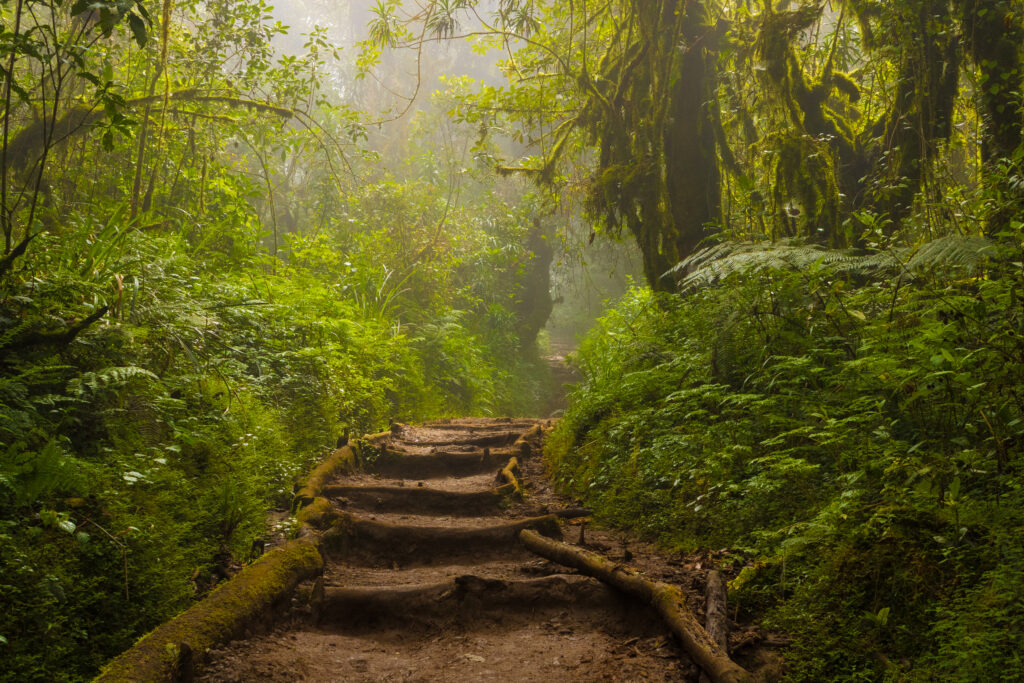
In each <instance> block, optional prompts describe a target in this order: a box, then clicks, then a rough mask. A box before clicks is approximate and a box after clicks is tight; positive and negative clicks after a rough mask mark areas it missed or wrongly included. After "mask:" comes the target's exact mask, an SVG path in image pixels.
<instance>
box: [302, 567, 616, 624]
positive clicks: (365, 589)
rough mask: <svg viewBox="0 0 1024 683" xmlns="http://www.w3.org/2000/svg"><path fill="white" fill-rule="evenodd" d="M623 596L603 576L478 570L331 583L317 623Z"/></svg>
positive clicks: (600, 602)
mask: <svg viewBox="0 0 1024 683" xmlns="http://www.w3.org/2000/svg"><path fill="white" fill-rule="evenodd" d="M621 601H622V598H621V597H620V596H619V595H618V594H616V593H615V592H614V591H613V590H611V589H610V588H608V587H607V586H605V585H604V584H602V583H601V582H599V581H597V580H595V579H591V578H588V577H585V576H577V575H567V574H561V575H551V576H545V577H543V578H535V579H520V580H512V581H508V580H502V579H495V578H490V577H485V576H477V575H475V574H467V575H462V576H457V577H454V578H452V579H449V580H448V581H443V582H440V583H434V584H426V585H424V584H414V585H391V586H356V587H350V588H334V587H330V588H327V589H326V591H325V593H324V595H323V598H322V599H321V600H319V601H318V602H317V604H316V605H315V606H314V610H315V613H316V615H317V617H316V621H317V623H318V624H320V625H323V624H325V623H333V624H336V625H342V626H344V627H345V628H350V627H351V628H359V627H361V626H364V625H365V624H367V623H369V622H379V621H380V620H381V619H388V618H392V617H398V616H403V615H404V616H405V617H407V618H415V619H419V620H422V619H433V618H437V617H440V616H454V615H465V614H467V613H476V612H478V611H480V610H495V609H501V610H502V611H503V612H504V613H508V612H510V611H527V612H532V611H534V610H536V609H537V607H538V606H541V607H543V608H545V609H547V608H553V607H556V606H563V605H575V604H579V605H582V606H585V607H586V608H587V609H612V608H615V607H617V606H619V605H620V603H621Z"/></svg>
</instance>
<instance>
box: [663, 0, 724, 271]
mask: <svg viewBox="0 0 1024 683" xmlns="http://www.w3.org/2000/svg"><path fill="white" fill-rule="evenodd" d="M675 11H677V12H682V13H683V16H682V35H683V44H682V45H676V46H673V47H674V54H673V55H672V62H673V68H672V74H671V77H670V78H671V84H670V89H669V98H670V99H669V109H668V120H667V122H666V125H665V132H664V145H665V186H666V187H665V189H666V193H667V196H668V206H669V212H670V219H671V226H672V233H673V234H672V238H673V240H674V242H675V250H674V251H675V256H676V258H677V259H679V258H685V257H686V256H688V255H690V254H691V253H692V252H693V251H694V249H695V248H696V247H697V245H699V244H700V242H701V241H702V240H703V239H705V238H706V237H708V235H710V234H711V233H712V232H713V231H714V230H715V229H716V228H717V227H718V226H719V225H721V222H722V179H721V174H720V172H719V168H718V156H717V151H716V146H715V121H716V117H715V116H714V112H713V109H714V108H716V107H718V100H717V89H718V73H717V69H718V66H717V57H716V55H715V54H714V53H713V52H711V51H710V50H709V49H708V44H707V43H708V40H709V37H710V35H711V33H712V31H713V29H712V28H711V27H710V25H709V22H708V13H707V7H706V5H705V3H698V2H687V3H682V2H679V3H676V7H675Z"/></svg>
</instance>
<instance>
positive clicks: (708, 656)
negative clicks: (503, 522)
mask: <svg viewBox="0 0 1024 683" xmlns="http://www.w3.org/2000/svg"><path fill="white" fill-rule="evenodd" d="M519 540H520V541H522V543H523V545H525V546H526V547H527V548H528V549H529V550H531V551H533V552H534V553H536V554H538V555H540V556H541V557H543V558H545V559H548V560H551V561H552V562H557V563H559V564H562V565H565V566H567V567H572V568H573V569H576V570H577V571H579V572H580V573H582V574H586V575H587V576H592V577H594V578H596V579H600V580H601V581H604V582H605V583H607V584H608V585H610V586H612V587H614V588H617V589H619V590H620V591H622V592H624V593H626V594H628V595H631V596H633V597H635V598H637V599H639V600H641V601H643V602H644V603H646V604H648V605H650V606H651V607H653V608H654V609H655V610H656V611H657V612H658V614H660V615H661V617H662V618H663V619H664V620H665V622H666V623H667V624H668V626H669V628H670V629H671V630H672V632H673V633H674V634H675V635H676V637H677V638H678V639H679V642H680V644H681V645H682V646H683V649H684V650H686V653H687V654H688V655H689V656H690V658H691V659H692V660H693V661H694V663H695V664H697V666H699V667H700V668H701V669H703V670H704V672H705V673H706V674H707V675H708V677H709V678H710V679H711V680H712V681H713V682H714V683H749V682H750V681H752V680H753V678H752V676H751V675H750V673H749V672H748V671H747V670H745V669H744V668H742V667H741V666H739V665H738V664H736V663H735V662H733V661H732V660H731V659H729V655H728V654H726V653H725V652H724V651H723V650H722V648H721V647H719V645H718V643H716V642H715V641H714V640H713V639H712V638H711V636H709V635H708V632H707V631H706V630H704V627H703V626H701V625H700V622H698V621H697V618H696V617H695V616H694V614H693V613H692V612H691V611H690V610H689V609H688V608H687V606H686V596H685V595H684V594H683V592H682V591H681V590H679V588H677V587H676V586H673V585H670V584H667V583H663V582H661V581H650V580H648V579H645V578H643V577H641V576H638V575H637V574H635V573H633V572H631V571H629V570H628V569H625V568H624V567H622V566H620V565H618V564H616V563H615V562H612V561H611V560H609V559H607V558H605V557H602V556H601V555H598V554H597V553H592V552H589V551H587V550H581V549H579V548H574V547H572V546H570V545H567V544H565V543H560V542H558V541H553V540H551V539H549V538H545V537H544V536H541V535H540V534H538V533H536V532H534V531H531V530H529V529H524V530H523V531H520V532H519Z"/></svg>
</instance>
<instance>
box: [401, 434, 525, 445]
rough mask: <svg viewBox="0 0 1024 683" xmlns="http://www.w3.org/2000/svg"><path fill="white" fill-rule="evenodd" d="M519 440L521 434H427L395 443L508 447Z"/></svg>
mask: <svg viewBox="0 0 1024 683" xmlns="http://www.w3.org/2000/svg"><path fill="white" fill-rule="evenodd" d="M518 438H519V432H509V431H505V430H502V431H498V432H489V431H488V432H484V433H483V434H474V433H473V432H469V433H464V432H463V433H459V436H453V435H450V434H447V435H446V434H425V435H421V436H416V437H412V436H405V435H404V433H403V435H402V436H400V437H399V438H397V439H394V443H396V444H403V443H407V444H410V445H412V446H508V445H509V444H511V443H513V442H514V441H515V440H516V439H518Z"/></svg>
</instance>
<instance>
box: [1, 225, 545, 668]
mask: <svg viewBox="0 0 1024 683" xmlns="http://www.w3.org/2000/svg"><path fill="white" fill-rule="evenodd" d="M80 220H81V221H82V222H81V224H76V223H75V222H74V220H72V221H69V224H68V225H66V226H65V227H64V228H63V229H62V230H60V231H56V230H55V231H53V232H51V233H48V234H44V235H42V236H40V237H38V238H37V239H36V240H35V242H34V244H33V245H32V246H33V248H32V249H31V250H30V251H29V252H28V253H27V254H26V255H25V257H24V258H23V261H20V262H19V268H18V269H17V271H16V272H14V273H11V274H9V275H8V276H7V277H5V278H4V279H3V280H2V281H0V287H2V290H0V546H2V547H3V548H4V552H3V553H0V594H2V595H3V603H4V609H3V610H2V611H0V659H2V661H3V662H4V665H3V667H0V669H2V670H0V680H4V681H19V682H21V681H33V680H38V681H79V680H84V679H88V678H91V676H92V675H94V674H95V672H96V671H97V670H98V669H99V667H100V666H101V665H102V664H103V663H104V662H105V661H106V660H107V659H109V658H110V657H112V656H114V655H116V654H117V653H119V652H121V651H122V650H124V649H126V648H127V647H129V646H130V645H131V644H132V642H133V641H134V640H135V639H136V638H138V637H139V636H140V635H142V634H143V633H145V632H146V631H148V630H149V629H151V628H153V627H154V626H156V625H157V624H159V623H160V622H162V621H164V620H166V619H168V618H169V617H171V616H173V615H174V614H176V613H178V612H180V611H181V610H182V609H183V608H185V607H187V606H188V605H189V604H191V603H192V602H193V601H194V600H195V599H197V598H199V597H201V596H202V595H204V594H205V593H206V592H207V591H208V590H209V588H210V587H211V586H212V585H213V584H214V583H215V582H216V581H217V580H221V579H223V577H224V575H225V572H229V571H230V568H229V567H230V565H232V564H233V565H236V566H237V565H239V564H243V563H245V562H246V561H248V560H250V559H251V558H252V557H253V554H252V551H251V548H252V543H253V540H254V539H255V538H258V537H260V536H262V535H263V534H264V533H265V525H266V515H267V512H268V510H269V509H270V508H274V507H277V508H282V507H283V508H287V506H288V504H289V502H290V498H291V495H292V486H293V483H295V482H296V481H297V480H298V479H299V478H300V477H301V475H302V474H303V473H304V472H306V471H307V470H308V469H309V467H310V466H311V464H312V463H313V462H314V461H316V460H318V459H320V458H322V457H324V455H325V454H326V453H327V452H328V451H329V450H330V449H332V448H333V447H334V445H335V443H336V440H337V439H338V437H339V436H341V435H342V434H343V433H346V432H348V433H350V434H352V435H358V434H361V433H364V432H373V431H379V430H381V429H383V428H385V427H386V425H387V423H388V420H389V418H394V419H397V420H403V421H412V420H417V419H425V418H432V417H442V416H449V415H464V414H494V413H511V414H524V413H532V412H533V411H534V410H535V405H536V404H535V401H536V400H537V399H538V398H539V396H540V395H541V394H542V393H543V390H544V388H545V387H544V379H545V377H544V374H543V373H544V368H543V366H542V365H541V362H540V361H539V359H536V358H535V357H533V356H531V355H530V353H529V352H527V350H525V349H522V348H520V341H519V339H518V337H517V336H516V334H515V332H514V324H515V320H514V319H513V318H512V317H511V316H509V315H505V314H504V313H503V312H504V311H505V310H506V309H505V308H504V307H503V306H502V305H501V297H504V298H505V299H508V298H509V292H510V291H511V292H513V293H514V292H515V277H516V274H515V271H514V265H503V264H501V263H499V262H498V261H497V260H496V259H497V257H496V256H495V255H494V254H493V252H492V251H491V250H490V249H489V246H488V241H489V240H490V239H492V238H491V237H489V236H488V234H487V233H486V232H485V231H483V230H482V229H480V228H479V226H477V225H476V224H473V223H472V222H469V223H466V224H463V225H462V226H461V227H460V230H462V233H461V234H462V239H463V240H464V242H465V245H464V248H463V249H462V251H461V252H458V253H456V252H446V253H445V254H444V256H445V258H451V259H453V260H454V261H450V262H448V263H446V264H443V265H445V266H446V267H445V268H441V267H440V266H441V265H442V264H438V266H439V268H438V270H437V271H436V274H434V275H432V276H430V277H427V278H424V277H423V275H422V274H421V273H418V275H420V277H421V281H420V282H418V283H416V285H415V286H412V285H410V284H409V283H406V284H404V285H403V284H402V283H397V282H395V283H391V282H390V281H389V279H388V272H389V271H388V267H387V266H386V265H385V264H386V263H387V259H388V258H389V256H388V254H387V253H382V250H381V249H380V247H379V244H375V243H374V242H373V241H369V243H368V244H367V247H366V249H365V250H359V249H358V248H356V247H353V246H350V245H349V246H347V245H345V242H344V241H343V240H345V239H346V236H347V235H346V233H345V232H341V231H340V230H339V231H338V232H335V233H333V234H332V235H331V239H326V238H325V237H324V236H321V238H319V239H317V240H307V239H304V238H301V237H298V236H296V237H295V238H294V242H293V244H292V245H291V251H290V254H289V258H288V259H282V260H280V261H277V260H274V259H269V258H267V257H266V256H265V255H263V254H261V253H260V250H259V248H258V242H255V245H256V246H255V247H254V248H253V249H252V251H251V252H249V254H248V255H245V254H243V255H242V256H241V257H239V254H238V253H237V245H234V246H233V247H232V248H233V249H234V252H232V253H230V254H229V253H227V252H226V251H220V250H216V249H214V250H209V247H208V245H205V244H200V245H199V246H197V243H196V242H195V241H194V236H188V235H174V234H162V235H152V234H144V233H142V232H139V231H135V230H132V229H130V227H129V226H126V225H125V224H124V223H123V222H122V223H119V222H118V220H117V217H116V216H115V219H114V220H112V221H111V222H110V223H109V224H107V225H106V226H104V225H95V224H93V223H92V222H90V221H89V220H88V219H85V218H82V219H80ZM374 229H375V226H374V225H372V224H370V225H367V224H360V225H358V226H357V227H356V228H354V230H357V231H358V232H359V233H360V234H363V233H365V232H368V231H372V230H374ZM509 229H511V228H509ZM111 245H113V246H111ZM464 261H470V264H469V265H460V263H462V262H464ZM458 268H461V269H462V271H461V272H458ZM442 277H443V278H444V279H443V280H442V279H441V278H442ZM501 278H504V280H502V279H501ZM480 281H486V282H487V283H489V284H491V285H493V286H494V289H493V290H491V291H492V292H493V295H492V296H491V298H490V299H488V298H486V297H484V296H480V295H472V294H469V293H467V291H468V290H467V287H468V286H469V283H476V282H480ZM111 283H114V285H113V288H112V286H111ZM460 283H464V284H460ZM430 287H433V288H435V289H436V290H437V291H438V293H437V294H435V295H433V298H434V300H433V301H429V302H424V301H416V297H417V296H423V295H424V293H425V292H426V291H427V290H428V288H430ZM103 304H107V305H109V309H108V310H107V312H106V314H105V315H104V316H103V317H102V318H100V320H99V321H97V322H96V323H94V324H92V325H90V326H89V327H87V328H86V329H85V330H84V331H82V332H81V333H80V334H78V336H77V337H75V338H74V339H73V340H71V341H70V342H66V341H65V340H57V339H47V338H45V334H46V333H48V332H50V331H57V332H63V331H64V330H66V329H67V327H68V325H69V324H73V323H74V322H76V321H80V320H83V319H85V318H86V317H87V316H88V315H90V314H92V313H94V312H95V311H97V310H98V309H100V307H101V305H103ZM453 310H454V311H457V312H452V311H453Z"/></svg>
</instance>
